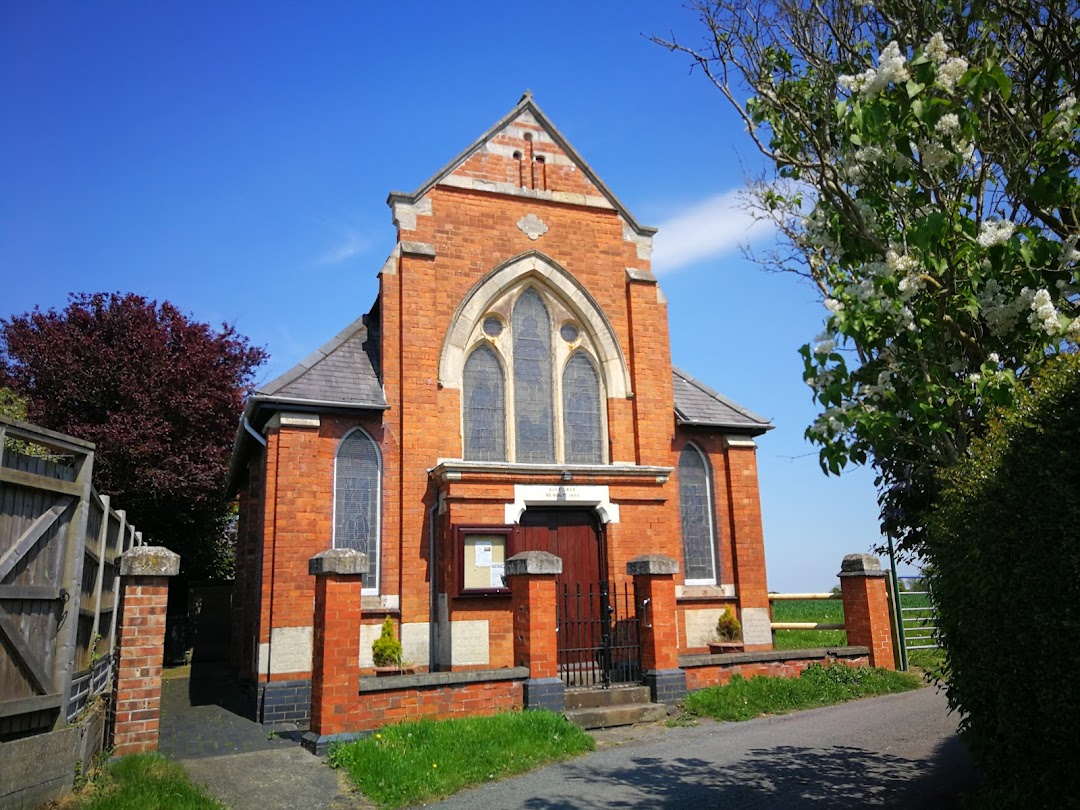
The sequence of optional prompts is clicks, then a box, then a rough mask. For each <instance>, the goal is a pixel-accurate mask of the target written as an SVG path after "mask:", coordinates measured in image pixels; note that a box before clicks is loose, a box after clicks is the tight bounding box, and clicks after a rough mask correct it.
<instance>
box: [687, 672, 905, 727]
mask: <svg viewBox="0 0 1080 810" xmlns="http://www.w3.org/2000/svg"><path fill="white" fill-rule="evenodd" d="M920 685H921V682H920V681H919V679H918V678H917V677H915V676H914V675H911V674H909V673H906V672H893V671H892V670H887V669H880V668H868V667H860V668H853V667H848V666H845V665H844V664H830V665H829V666H824V667H823V666H821V665H820V664H811V665H810V666H809V667H807V668H806V669H805V670H803V672H802V673H800V675H799V677H797V678H770V677H766V676H764V675H755V676H754V677H753V678H751V679H750V680H746V679H744V678H742V677H741V676H739V675H736V676H735V677H734V678H732V679H731V682H730V683H728V684H727V685H725V686H710V687H709V688H707V689H699V690H698V691H696V692H691V693H690V694H689V695H687V697H686V703H685V704H684V708H685V710H686V712H688V713H689V714H693V715H697V716H699V717H711V718H713V719H714V720H728V721H731V720H750V719H752V718H754V717H758V716H760V715H763V714H786V713H787V712H793V711H796V710H798V709H811V708H814V707H816V706H828V705H831V704H833V703H841V702H843V701H846V700H854V699H855V698H861V697H870V696H871V695H885V694H890V693H893V692H906V691H908V690H911V689H917V688H918V687H919V686H920Z"/></svg>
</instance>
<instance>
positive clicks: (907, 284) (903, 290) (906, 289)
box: [900, 273, 926, 301]
mask: <svg viewBox="0 0 1080 810" xmlns="http://www.w3.org/2000/svg"><path fill="white" fill-rule="evenodd" d="M925 286H926V282H925V281H923V279H922V278H921V277H920V276H919V275H917V274H915V273H911V274H909V275H906V276H904V277H903V278H902V279H900V297H901V298H903V299H904V300H905V301H906V300H908V299H909V298H911V297H912V296H913V295H915V293H917V292H919V291H920V290H922V289H923V288H924V287H925Z"/></svg>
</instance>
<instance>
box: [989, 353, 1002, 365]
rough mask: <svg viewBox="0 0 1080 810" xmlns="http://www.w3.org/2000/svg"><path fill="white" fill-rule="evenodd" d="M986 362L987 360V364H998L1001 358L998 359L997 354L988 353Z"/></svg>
mask: <svg viewBox="0 0 1080 810" xmlns="http://www.w3.org/2000/svg"><path fill="white" fill-rule="evenodd" d="M986 360H987V362H990V363H1000V362H1001V358H1000V357H998V353H997V352H990V355H989V356H988V357H987V358H986Z"/></svg>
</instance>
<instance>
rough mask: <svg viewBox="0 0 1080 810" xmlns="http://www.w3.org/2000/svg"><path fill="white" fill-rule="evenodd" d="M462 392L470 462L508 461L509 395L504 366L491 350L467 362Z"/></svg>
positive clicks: (483, 349) (479, 350)
mask: <svg viewBox="0 0 1080 810" xmlns="http://www.w3.org/2000/svg"><path fill="white" fill-rule="evenodd" d="M462 382H463V385H462V392H463V394H464V399H465V408H464V422H465V424H464V428H465V430H464V434H465V459H466V460H467V461H506V393H505V388H506V385H505V380H504V375H503V369H502V364H501V363H500V362H499V358H498V357H497V356H496V355H495V352H494V351H493V350H492V349H491V347H490V346H480V347H478V348H477V349H476V350H475V351H474V352H473V353H472V354H470V355H469V359H468V360H467V361H465V373H464V378H463V381H462Z"/></svg>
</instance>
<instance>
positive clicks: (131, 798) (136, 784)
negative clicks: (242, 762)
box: [63, 754, 226, 810]
mask: <svg viewBox="0 0 1080 810" xmlns="http://www.w3.org/2000/svg"><path fill="white" fill-rule="evenodd" d="M80 780H81V781H82V782H83V784H82V785H81V786H80V789H79V791H78V792H77V793H76V794H75V796H74V797H73V799H72V800H69V801H66V802H64V803H63V807H65V808H67V807H70V808H73V810H226V808H225V807H224V806H223V805H221V804H219V803H218V802H216V801H214V800H213V799H211V798H210V796H209V795H207V793H206V791H205V790H204V789H203V788H202V787H200V786H198V785H196V784H194V783H192V781H191V779H190V777H188V775H187V772H186V771H184V769H183V768H182V767H181V766H180V765H178V764H176V763H175V762H170V761H169V760H167V759H165V757H163V756H161V755H160V754H131V755H130V756H126V757H123V758H122V759H120V760H117V761H116V762H114V763H112V764H111V765H109V766H108V767H106V768H104V769H101V770H98V769H92V770H90V771H88V772H87V773H86V774H85V775H80Z"/></svg>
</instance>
